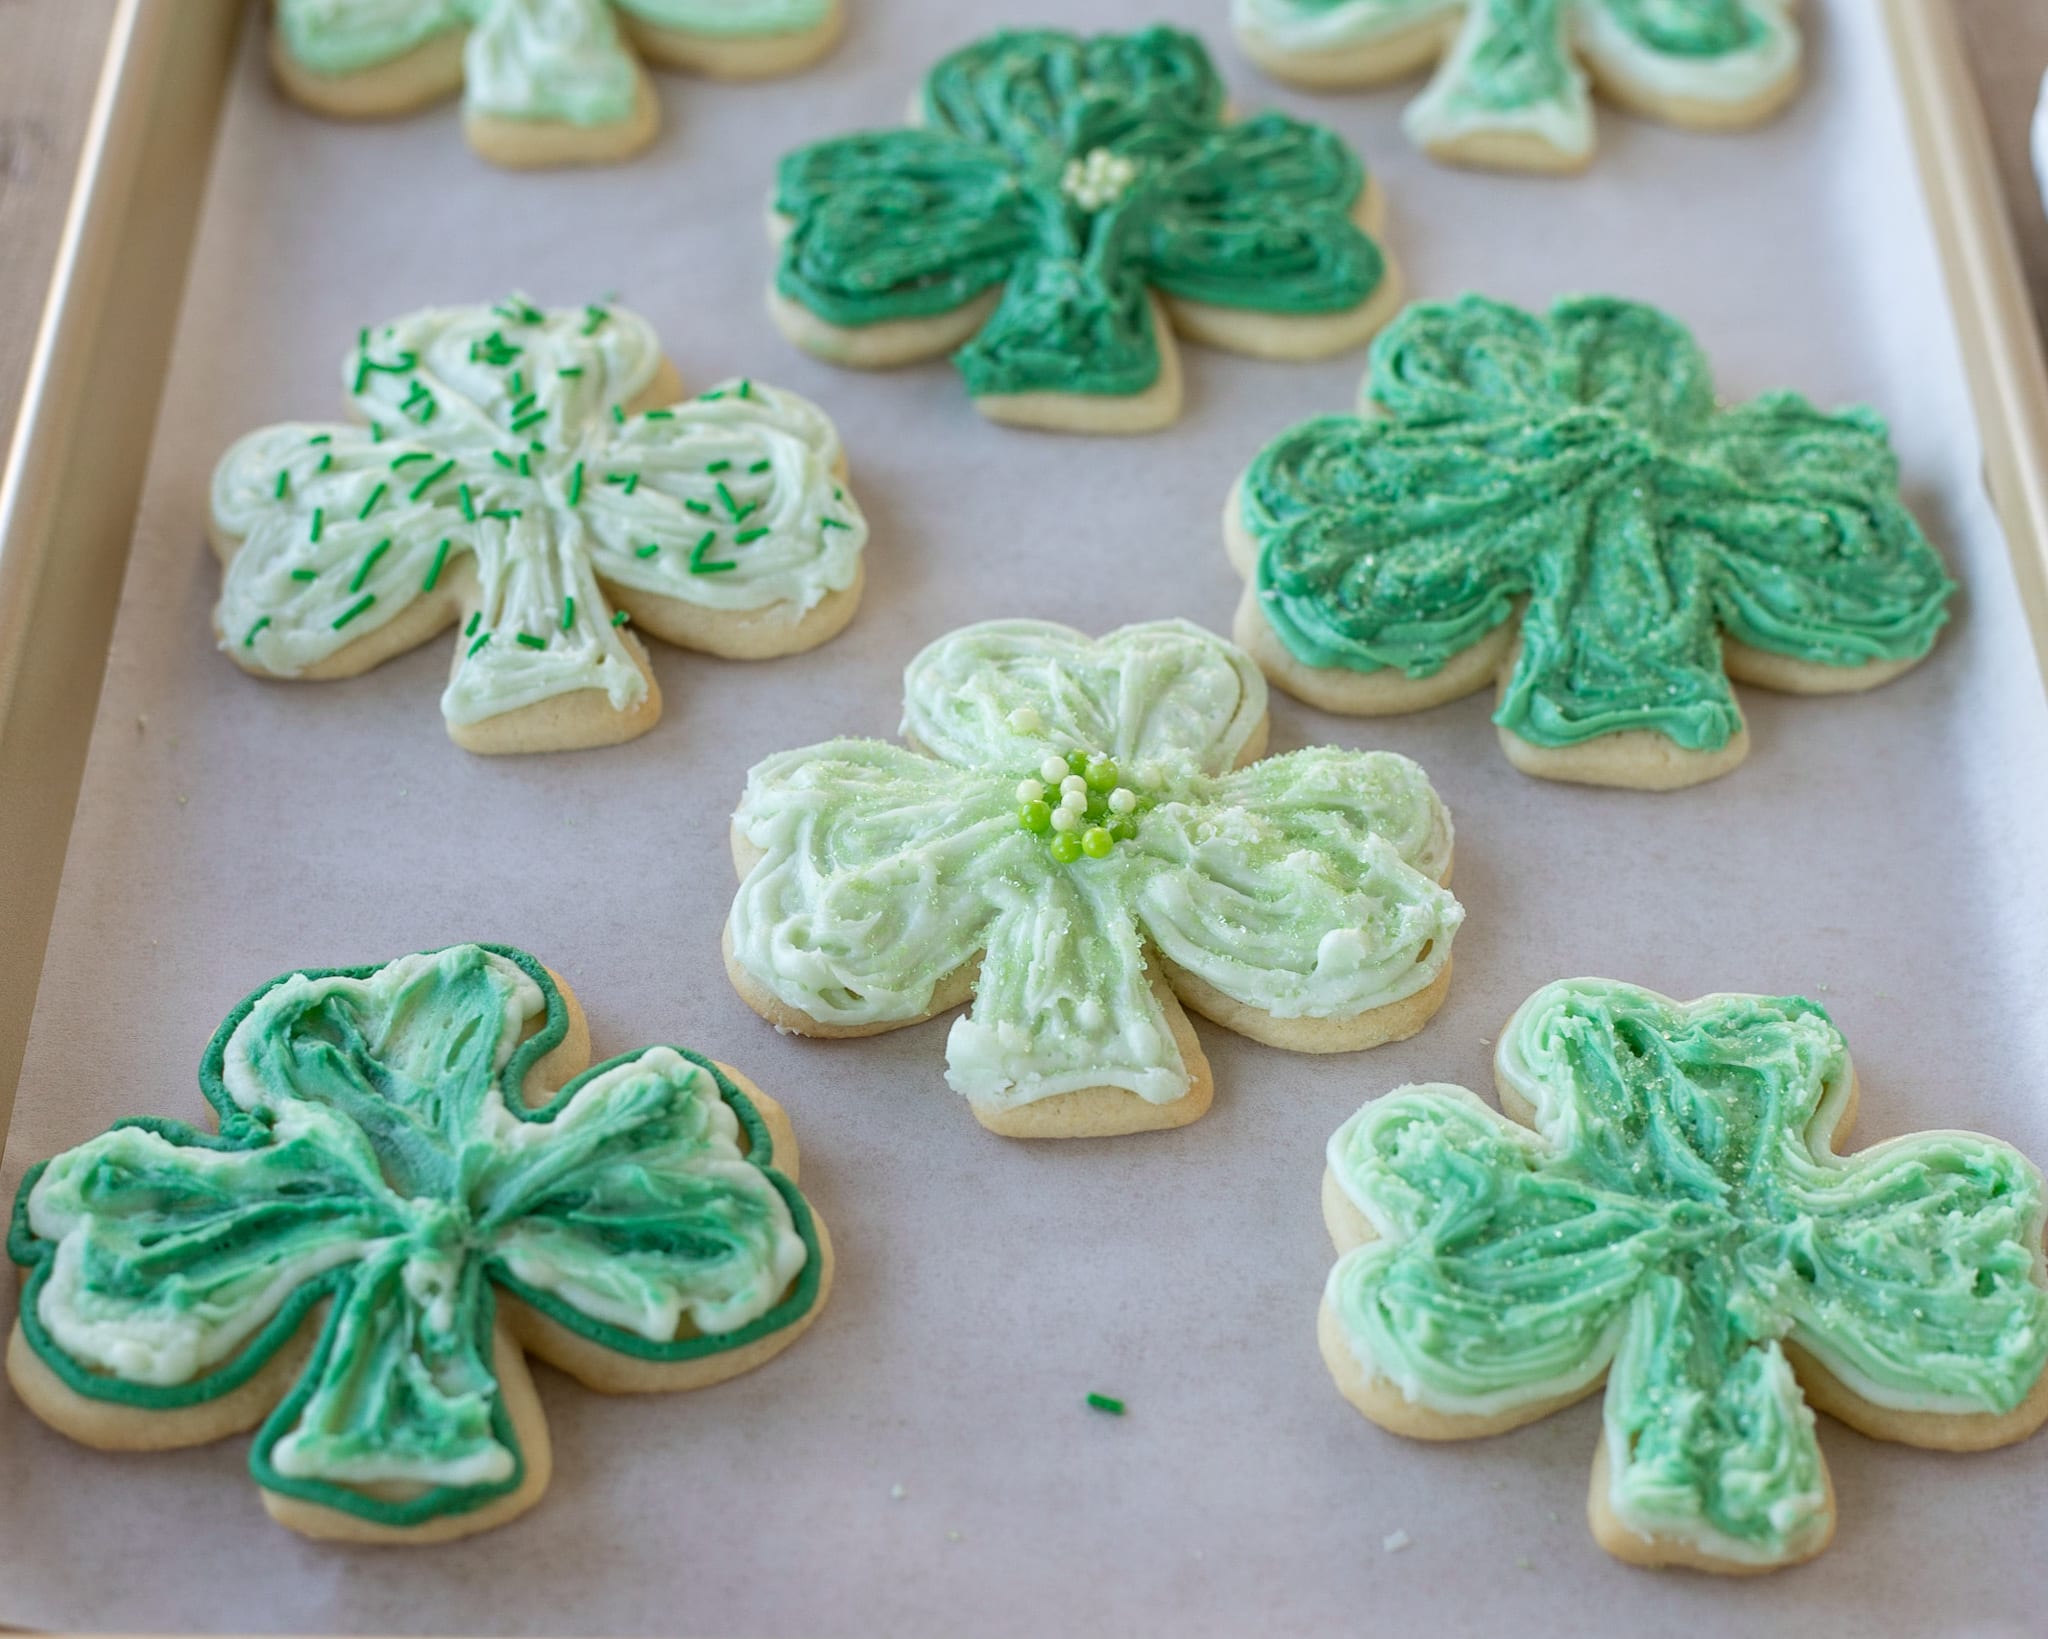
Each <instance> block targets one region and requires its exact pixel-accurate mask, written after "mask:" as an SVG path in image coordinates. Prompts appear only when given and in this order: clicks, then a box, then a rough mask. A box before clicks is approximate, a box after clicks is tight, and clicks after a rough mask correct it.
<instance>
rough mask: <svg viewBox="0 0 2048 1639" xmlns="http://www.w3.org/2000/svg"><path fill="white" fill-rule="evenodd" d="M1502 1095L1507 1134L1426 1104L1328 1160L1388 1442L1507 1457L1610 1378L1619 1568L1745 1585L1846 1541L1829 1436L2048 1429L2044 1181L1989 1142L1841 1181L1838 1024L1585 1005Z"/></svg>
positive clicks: (1346, 1308) (1466, 1095) (1365, 1359)
mask: <svg viewBox="0 0 2048 1639" xmlns="http://www.w3.org/2000/svg"><path fill="white" fill-rule="evenodd" d="M1494 1074H1495V1080H1496V1083H1497V1085H1498V1088H1499V1092H1500V1098H1501V1105H1502V1108H1504V1109H1505V1110H1506V1111H1507V1116H1506V1117H1503V1116H1501V1115H1498V1114H1496V1113H1495V1112H1494V1111H1493V1110H1492V1109H1491V1108H1489V1107H1488V1106H1487V1105H1486V1104H1484V1103H1482V1102H1481V1101H1480V1100H1479V1099H1478V1098H1477V1097H1475V1096H1474V1095H1473V1094H1471V1093H1470V1092H1467V1091H1466V1090H1465V1089H1464V1088H1462V1087H1447V1086H1423V1087H1403V1088H1400V1089H1398V1090H1397V1091H1395V1092H1392V1093H1389V1094H1387V1095H1386V1096H1385V1097H1384V1098H1380V1099H1376V1100H1374V1101H1373V1102H1372V1103H1370V1104H1368V1105H1366V1106H1365V1108H1364V1109H1362V1110H1360V1111H1359V1112H1358V1114H1356V1115H1355V1116H1353V1117H1352V1118H1351V1119H1350V1120H1349V1121H1347V1122H1346V1123H1345V1124H1344V1125H1343V1126H1342V1127H1340V1128H1338V1130H1337V1132H1336V1134H1335V1135H1334V1136H1333V1137H1332V1138H1331V1140H1330V1146H1329V1170H1328V1173H1327V1174H1326V1176H1325V1179H1324V1188H1323V1204H1324V1216H1325V1218H1326V1219H1327V1220H1328V1222H1329V1225H1330V1231H1331V1234H1332V1236H1333V1237H1334V1238H1335V1240H1336V1243H1337V1249H1338V1251H1339V1252H1340V1253H1342V1254H1343V1256H1342V1257H1340V1258H1339V1259H1338V1261H1337V1264H1336V1267H1335V1268H1333V1269H1332V1270H1331V1271H1330V1276H1329V1280H1328V1283H1327V1284H1326V1286H1325V1288H1324V1292H1323V1306H1322V1317H1321V1322H1320V1334H1321V1340H1322V1347H1323V1355H1324V1358H1325V1360H1326V1361H1327V1362H1328V1363H1329V1366H1330V1370H1331V1372H1332V1374H1333V1375H1334V1376H1335V1377H1336V1380H1337V1383H1338V1386H1339V1387H1340V1388H1341V1389H1342V1390H1343V1392H1344V1394H1345V1396H1346V1397H1347V1398H1349V1399H1350V1400H1351V1401H1352V1402H1353V1403H1354V1404H1355V1405H1357V1407H1358V1408H1359V1409H1360V1410H1361V1411H1363V1412H1364V1413H1365V1414H1366V1415H1367V1416H1368V1417H1370V1418H1372V1419H1373V1420H1374V1421H1375V1422H1377V1423H1380V1424H1382V1425H1384V1426H1385V1427H1387V1428H1389V1429H1392V1430H1394V1431H1395V1432H1397V1433H1402V1434H1409V1435H1413V1436H1416V1437H1419V1438H1422V1439H1432V1440H1435V1439H1461V1438H1467V1437H1470V1436H1474V1435H1482V1434H1494V1433H1498V1432H1500V1431H1502V1430H1504V1429H1510V1428H1514V1427H1517V1426H1519V1425H1520V1424H1522V1423H1527V1422H1531V1421H1533V1420H1535V1419H1536V1418H1539V1417H1542V1416H1545V1415H1546V1414H1548V1413H1549V1412H1551V1411H1554V1410H1556V1409H1557V1408H1558V1407H1560V1406H1564V1405H1568V1404H1570V1403H1571V1402H1572V1401H1574V1400H1578V1399H1580V1398H1582V1397H1584V1396H1585V1395H1588V1394H1591V1393H1592V1392H1593V1391H1594V1390H1595V1389H1596V1388H1598V1387H1599V1385H1600V1382H1601V1380H1602V1378H1603V1377H1604V1378H1605V1379H1606V1384H1607V1391H1606V1399H1605V1409H1604V1415H1603V1423H1602V1433H1601V1441H1600V1450H1599V1454H1598V1457H1597V1458H1596V1460H1595V1464H1594V1470H1593V1486H1592V1492H1591V1496H1590V1499H1589V1512H1590V1516H1591V1520H1592V1525H1593V1531H1594V1534H1595V1535H1596V1536H1597V1537H1598V1539H1599V1541H1600V1544H1601V1546H1602V1547H1604V1548H1606V1549H1607V1550H1608V1551H1609V1552H1610V1553H1613V1554H1616V1555H1618V1556H1619V1557H1621V1558H1623V1559H1628V1560H1633V1561H1636V1562H1638V1563H1641V1564H1649V1565H1692V1566H1697V1567H1699V1568H1702V1569H1706V1570H1714V1571H1724V1572H1737V1573H1740V1572H1748V1571H1763V1570H1771V1569H1774V1568H1776V1567H1778V1566H1782V1565H1790V1564H1795V1563H1797V1562H1798V1561H1800V1560H1803V1559H1810V1558H1811V1557H1812V1556H1813V1555H1815V1554H1817V1553H1819V1552H1820V1551H1821V1550H1822V1549H1823V1548H1825V1547H1826V1546H1827V1543H1828V1539H1829V1537H1830V1536H1831V1535H1832V1534H1833V1531H1834V1525H1835V1500H1834V1493H1833V1490H1832V1488H1831V1486H1830V1485H1829V1482H1828V1474H1827V1466H1826V1464H1825V1462H1824V1461H1823V1460H1822V1457H1821V1450H1820V1445H1819V1443H1818V1441H1817V1439H1816V1431H1815V1422H1814V1415H1813V1409H1810V1408H1817V1409H1819V1410H1822V1411H1825V1412H1827V1413H1828V1414H1829V1415H1830V1416H1833V1417H1836V1418H1839V1419H1840V1420H1841V1421H1843V1422H1845V1423H1848V1424H1849V1425H1850V1426H1851V1427H1853V1428H1856V1429H1858V1430H1860V1431H1861V1432H1863V1433H1865V1434H1868V1435H1871V1436H1874V1437H1875V1438H1878V1439H1885V1440H1898V1441H1903V1442H1905V1443H1907V1444H1910V1445H1919V1446H1929V1447H1933V1448H1936V1449H1939V1450H1948V1451H1978V1450H1984V1449H1987V1448H1989V1447H1992V1446H1998V1445H2005V1444H2008V1443H2010V1442H2012V1441H2015V1440H2020V1439H2024V1438H2025V1437H2026V1436H2028V1435H2029V1434H2032V1433H2033V1432H2034V1431H2035V1430H2036V1429H2037V1428H2039V1427H2040V1425H2041V1423H2042V1421H2043V1419H2044V1418H2048V1380H2044V1378H2043V1374H2042V1368H2043V1364H2044V1362H2048V1266H2044V1262H2043V1256H2042V1221H2043V1205H2042V1181H2041V1175H2040V1173H2039V1172H2037V1171H2036V1170H2035V1168H2034V1167H2033V1165H2032V1164H2031V1163H2030V1162H2028V1161H2027V1160H2026V1159H2025V1158H2024V1157H2023V1156H2021V1155H2020V1154H2019V1153H2018V1152H2017V1151H2015V1150H2013V1149H2011V1148H2010V1147H2009V1146H2007V1145H2005V1144H2001V1143H1999V1142H1998V1141H1997V1140H1995V1139H1990V1138H1983V1137H1980V1136H1978V1135H1977V1134H1975V1133H1965V1132H1926V1133H1916V1134H1912V1135H1910V1136H1907V1137H1903V1138H1895V1139H1891V1140H1889V1141H1887V1142H1885V1143H1881V1144H1874V1145H1872V1146H1871V1147H1870V1148H1869V1149H1867V1150H1864V1151H1862V1152H1860V1153H1858V1154H1855V1155H1847V1156H1844V1155H1837V1154H1836V1153H1835V1151H1834V1144H1835V1142H1836V1140H1838V1139H1839V1138H1841V1137H1842V1136H1843V1135H1844V1134H1845V1133H1846V1131H1847V1129H1848V1126H1849V1122H1850V1119H1851V1117H1852V1116H1853V1114H1854V1108H1855V1103H1856V1077H1855V1074H1854V1071H1853V1070H1852V1068H1851V1066H1850V1062H1849V1050H1848V1046H1847V1044H1846V1043H1845V1042H1844V1041H1843V1039H1842V1036H1841V1034H1840V1032H1839V1031H1837V1030H1836V1028H1835V1026H1834V1025H1833V1023H1832V1022H1830V1020H1829V1019H1828V1016H1827V1014H1826V1013H1825V1012H1823V1011H1822V1010H1821V1009H1820V1008H1819V1007H1817V1006H1816V1005H1814V1004H1813V1003H1812V1002H1808V1001H1803V1000H1800V999H1799V998H1797V997H1771V996H1707V997H1703V998H1702V999H1701V1000H1699V1001H1696V1002H1690V1003H1685V1002H1675V1001H1672V1000H1671V999H1670V998H1669V997H1665V996H1659V995H1657V994H1656V993H1655V992H1653V991H1648V990H1641V989H1638V988H1637V987H1635V986H1633V985H1625V984H1618V983H1616V982H1614V981H1612V980H1606V979H1573V980H1566V981H1563V982H1561V983H1558V984H1553V985H1548V986H1546V987H1545V988H1544V989H1542V990H1540V991H1538V992H1537V993H1536V994H1535V995H1534V996H1532V997H1530V999H1529V1000H1528V1001H1527V1002H1525V1003H1523V1004H1522V1006H1521V1008H1520V1009H1519V1010H1518V1011H1517V1012H1516V1014H1515V1016H1514V1017H1513V1018H1512V1019H1511V1020H1509V1022H1508V1025H1507V1028H1506V1029H1505V1030H1504V1031H1503V1032H1502V1034H1501V1037H1500V1041H1499V1044H1498V1046H1497V1048H1496V1049H1495V1060H1494ZM1510 1118H1512V1119H1510Z"/></svg>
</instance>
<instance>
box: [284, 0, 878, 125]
mask: <svg viewBox="0 0 2048 1639" xmlns="http://www.w3.org/2000/svg"><path fill="white" fill-rule="evenodd" d="M841 21H842V15H841V10H840V4H839V0H276V6H275V24H276V26H275V28H274V29H273V31H272V34H271V53H270V56H271V64H272V66H273V67H274V69H275V70H276V73H277V77H278V80H279V82H280V83H281V84H282V85H283V86H284V87H285V89H286V90H287V91H289V92H290V93H291V94H292V95H293V96H294V97H295V98H297V99H298V100H299V101H300V102H302V103H305V104H306V105H307V106H308V107H311V108H316V109H318V110H320V111H321V112H322V113H326V114H335V115H340V116H342V117H344V118H375V117H381V116H385V115H391V114H403V113H407V112H410V111H411V110H413V109H415V108H421V107H424V106H425V105H427V104H428V103H433V102H439V101H440V100H441V99H442V98H443V97H447V96H451V95H453V94H454V93H455V92H457V91H460V92H461V93H462V102H463V115H464V127H465V129H466V131H467V133H468V136H469V141H470V146H471V147H473V148H474V149H475V150H476V151H477V152H478V153H479V154H481V155H482V156H483V157H484V158H486V159H489V160H493V161H495V162H496V163H498V164H500V165H513V166H536V165H563V164H577V163H601V162H604V161H607V160H615V159H624V158H626V157H627V156H628V155H630V154H633V153H635V152H637V151H638V150H639V149H641V148H644V147H646V146H647V144H648V143H650V142H651V141H653V140H654V134H655V132H656V130H657V129H658V128H659V126H660V123H661V116H660V105H659V103H658V102H657V101H656V98H655V95H654V90H653V87H652V86H651V85H650V84H649V83H648V78H647V74H646V72H645V70H644V69H642V67H641V66H640V64H641V60H642V59H644V60H646V61H647V62H650V63H655V64H659V65H661V66H663V67H667V68H680V69H689V70H694V71H696V72H698V73H703V74H710V75H713V76H715V77H717V78H721V79H756V78H761V77H764V76H768V75H775V74H788V73H793V72H794V71H796V70H797V69H799V68H804V67H807V66H808V65H809V64H811V63H812V62H814V61H816V60H817V59H818V58H819V57H822V56H823V55H824V54H825V53H826V52H827V51H829V50H831V49H832V46H833V44H834V43H835V42H836V41H837V40H838V38H839V31H840V26H841Z"/></svg>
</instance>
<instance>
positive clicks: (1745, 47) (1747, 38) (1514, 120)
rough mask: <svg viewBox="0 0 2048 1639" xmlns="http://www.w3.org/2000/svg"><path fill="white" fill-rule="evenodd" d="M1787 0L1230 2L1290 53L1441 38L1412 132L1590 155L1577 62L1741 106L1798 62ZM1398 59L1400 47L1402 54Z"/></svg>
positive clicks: (1681, 100) (1440, 139) (1647, 97)
mask: <svg viewBox="0 0 2048 1639" xmlns="http://www.w3.org/2000/svg"><path fill="white" fill-rule="evenodd" d="M1793 9H1794V7H1793V4H1792V0H1233V7H1232V11H1233V16H1234V18H1235V21H1236V23H1237V26H1238V28H1239V30H1240V31H1241V32H1242V33H1244V34H1245V36H1246V37H1247V38H1248V39H1250V40H1252V41H1253V42H1254V43H1255V44H1257V45H1259V46H1262V47H1264V48H1266V49H1268V50H1272V51H1277V52H1279V53H1282V54H1285V55H1287V56H1294V57H1314V56H1316V55H1319V54H1323V53H1341V52H1361V53H1364V54H1366V55H1367V57H1368V58H1369V57H1370V56H1371V54H1372V53H1373V52H1374V51H1375V50H1376V49H1381V48H1384V49H1387V50H1389V51H1390V52H1394V51H1397V49H1398V43H1399V42H1401V41H1402V40H1403V39H1404V38H1408V37H1412V36H1413V35H1414V34H1415V32H1416V31H1418V30H1422V29H1431V28H1434V29H1438V30H1440V31H1441V32H1442V34H1443V37H1444V39H1445V41H1446V46H1445V50H1444V53H1443V61H1442V64H1441V66H1440V67H1439V68H1438V70H1437V72H1436V74H1435V76H1434V77H1433V78H1432V79H1431V81H1430V84H1429V87H1428V89H1427V90H1426V91H1424V92H1423V94H1422V95H1421V96H1420V97H1419V98H1417V99H1416V100H1415V102H1414V103H1412V104H1410V106H1409V108H1408V112H1407V115H1406V117H1405V119H1404V121H1403V123H1404V124H1405V125H1406V127H1407V129H1408V133H1409V135H1410V136H1412V137H1413V138H1414V139H1415V140H1416V141H1418V142H1420V143H1422V144H1424V145H1425V146H1430V145H1442V144H1450V143H1456V142H1458V141H1460V140H1462V139H1466V138H1472V137H1479V138H1482V139H1484V138H1488V137H1498V136H1507V137H1513V138H1533V139H1535V140H1537V141H1539V142H1541V143H1542V144H1543V145H1545V146H1546V147H1549V148H1552V149H1554V150H1556V151H1557V152H1559V153H1561V154H1564V155H1567V156H1570V157H1574V158H1578V157H1583V156H1585V155H1586V154H1588V153H1590V152H1591V151H1592V147H1593V119H1592V105H1591V101H1590V97H1589V85H1588V79H1587V75H1586V73H1585V72H1584V70H1583V69H1581V67H1580V66H1579V59H1583V60H1584V61H1585V62H1586V63H1587V64H1588V65H1590V66H1591V67H1593V68H1594V69H1596V70H1597V71H1598V73H1599V75H1600V77H1601V78H1602V79H1603V80H1604V81H1606V82H1609V83H1618V84H1622V85H1625V86H1627V87H1628V88H1629V89H1630V90H1631V91H1632V92H1634V93H1635V99H1634V100H1636V101H1637V102H1639V103H1641V102H1645V101H1648V102H1657V101H1660V100H1661V101H1668V102H1674V103H1678V104H1691V105H1698V104H1706V105H1719V106H1722V107H1737V108H1739V107H1742V106H1743V105H1745V104H1751V103H1756V102H1759V101H1764V100H1767V99H1768V98H1769V97H1771V96H1772V95H1773V94H1774V92H1775V91H1776V90H1777V88H1778V87H1780V86H1782V85H1784V84H1785V83H1786V82H1787V81H1788V79H1789V78H1790V77H1791V76H1793V75H1795V74H1796V73H1797V72H1798V66H1799V58H1800V50H1801V47H1800V37H1799V31H1798V28H1797V26H1796V25H1795V23H1794V22H1793V18H1792V12H1793ZM1400 54H1401V55H1404V56H1405V53H1404V52H1403V53H1400Z"/></svg>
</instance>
